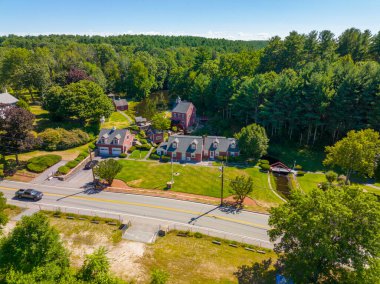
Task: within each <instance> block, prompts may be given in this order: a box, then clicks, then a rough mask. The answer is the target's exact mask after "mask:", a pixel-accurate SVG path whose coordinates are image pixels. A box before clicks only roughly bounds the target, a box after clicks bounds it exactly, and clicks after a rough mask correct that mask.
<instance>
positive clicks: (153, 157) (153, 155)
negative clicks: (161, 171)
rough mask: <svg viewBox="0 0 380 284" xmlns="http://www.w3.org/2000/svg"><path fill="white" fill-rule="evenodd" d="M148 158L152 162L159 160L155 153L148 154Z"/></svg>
mask: <svg viewBox="0 0 380 284" xmlns="http://www.w3.org/2000/svg"><path fill="white" fill-rule="evenodd" d="M149 158H151V159H152V160H159V159H160V156H159V155H157V154H156V153H152V154H150V157H149Z"/></svg>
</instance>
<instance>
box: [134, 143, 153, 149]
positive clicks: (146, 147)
mask: <svg viewBox="0 0 380 284" xmlns="http://www.w3.org/2000/svg"><path fill="white" fill-rule="evenodd" d="M150 148H152V146H151V145H150V144H143V145H137V146H136V149H138V150H140V151H144V150H145V151H149V150H150Z"/></svg>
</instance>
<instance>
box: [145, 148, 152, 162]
mask: <svg viewBox="0 0 380 284" xmlns="http://www.w3.org/2000/svg"><path fill="white" fill-rule="evenodd" d="M153 149H154V147H152V148H150V149H149V151H148V154H146V155H145V157H144V158H143V160H146V159H148V158H149V156H150V154H151V153H152V151H153Z"/></svg>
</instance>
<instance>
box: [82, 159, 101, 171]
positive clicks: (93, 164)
mask: <svg viewBox="0 0 380 284" xmlns="http://www.w3.org/2000/svg"><path fill="white" fill-rule="evenodd" d="M98 163H99V161H98V160H92V161H89V162H88V163H87V164H86V165H85V166H84V169H85V170H90V169H92V168H93V167H95V166H96V165H97V164H98Z"/></svg>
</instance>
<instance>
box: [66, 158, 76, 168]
mask: <svg viewBox="0 0 380 284" xmlns="http://www.w3.org/2000/svg"><path fill="white" fill-rule="evenodd" d="M78 164H79V162H78V161H75V160H72V161H69V162H67V163H66V165H65V166H66V167H68V168H70V169H73V168H75V167H76V166H78Z"/></svg>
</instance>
